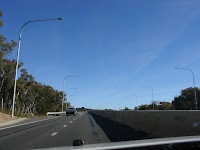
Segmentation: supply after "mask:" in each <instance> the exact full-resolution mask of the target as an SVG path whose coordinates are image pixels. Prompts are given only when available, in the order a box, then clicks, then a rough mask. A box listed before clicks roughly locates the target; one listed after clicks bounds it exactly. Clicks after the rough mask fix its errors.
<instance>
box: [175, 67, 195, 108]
mask: <svg viewBox="0 0 200 150" xmlns="http://www.w3.org/2000/svg"><path fill="white" fill-rule="evenodd" d="M175 69H183V70H188V71H190V72H191V73H192V77H193V85H194V100H195V105H196V110H197V109H198V107H197V105H198V102H197V92H196V86H195V81H194V72H193V71H192V70H191V69H187V68H179V67H175Z"/></svg>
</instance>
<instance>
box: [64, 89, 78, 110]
mask: <svg viewBox="0 0 200 150" xmlns="http://www.w3.org/2000/svg"><path fill="white" fill-rule="evenodd" d="M73 89H74V90H77V88H69V89H67V95H68V91H69V90H73ZM66 103H67V101H66ZM66 106H67V104H66ZM66 109H67V107H66Z"/></svg>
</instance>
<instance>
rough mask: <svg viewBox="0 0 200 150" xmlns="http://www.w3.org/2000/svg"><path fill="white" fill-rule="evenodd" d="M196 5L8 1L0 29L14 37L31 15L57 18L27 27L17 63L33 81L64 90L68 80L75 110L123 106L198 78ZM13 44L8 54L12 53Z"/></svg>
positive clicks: (162, 95) (138, 0)
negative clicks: (63, 83) (21, 63)
mask: <svg viewBox="0 0 200 150" xmlns="http://www.w3.org/2000/svg"><path fill="white" fill-rule="evenodd" d="M199 7H200V2H199V1H197V0H190V1H185V0H169V1H160V0H152V1H148V0H146V1H144V0H134V1H133V0H109V1H108V0H95V1H94V0H84V1H83V0H80V1H78V0H77V1H75V0H70V1H69V0H59V1H56V0H54V1H52V0H43V1H39V0H34V1H27V0H19V1H10V0H6V1H3V2H1V10H2V11H3V17H1V19H2V20H3V22H4V26H3V28H0V33H1V34H3V35H4V36H5V37H7V38H8V40H15V41H18V36H19V30H20V28H21V26H22V25H23V23H25V22H27V21H29V20H37V19H48V18H58V17H63V18H64V20H63V21H49V22H37V23H32V24H29V25H27V26H26V27H25V28H24V30H23V34H22V43H21V51H20V61H22V62H23V63H24V66H23V68H26V69H27V70H28V72H29V73H30V74H32V75H33V76H34V77H35V79H36V80H37V81H38V82H42V83H45V84H47V85H50V86H52V87H54V88H55V89H58V90H62V82H63V79H64V78H65V77H66V76H68V75H80V77H79V78H69V79H67V80H66V82H65V83H66V86H65V87H66V88H65V91H67V89H68V88H74V87H76V88H78V90H71V91H70V93H69V95H73V94H77V96H73V97H71V99H70V102H71V103H72V105H75V106H77V107H80V106H85V107H93V108H113V109H117V108H122V106H129V107H130V106H131V108H133V107H134V106H135V98H134V97H133V96H132V97H130V96H129V94H133V93H134V94H137V96H138V104H139V105H140V104H149V103H150V102H151V89H148V88H142V87H141V86H152V87H153V88H154V99H155V100H157V101H170V102H171V101H172V100H173V98H174V96H176V95H179V94H180V91H181V90H182V89H184V88H187V87H190V86H192V75H191V73H190V72H189V71H184V70H175V69H174V67H175V66H177V67H185V68H190V69H191V70H193V72H194V74H195V82H196V86H197V87H199V82H200V70H199V65H200V57H199V56H200V52H199V48H200V36H199V35H200V28H199V24H200V10H199ZM16 53H17V48H15V49H14V52H13V55H12V56H10V57H11V58H16Z"/></svg>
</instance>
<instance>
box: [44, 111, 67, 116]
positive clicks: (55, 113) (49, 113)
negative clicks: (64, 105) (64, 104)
mask: <svg viewBox="0 0 200 150" xmlns="http://www.w3.org/2000/svg"><path fill="white" fill-rule="evenodd" d="M59 114H66V111H61V112H47V113H46V115H47V116H49V115H55V116H57V115H59Z"/></svg>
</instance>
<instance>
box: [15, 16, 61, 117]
mask: <svg viewBox="0 0 200 150" xmlns="http://www.w3.org/2000/svg"><path fill="white" fill-rule="evenodd" d="M51 20H63V18H56V19H44V20H33V21H28V22H26V23H25V24H24V25H23V26H22V27H21V29H20V33H19V42H18V50H17V63H16V70H15V82H14V93H13V104H12V115H11V117H14V111H15V110H14V109H15V94H16V85H17V70H18V64H19V51H20V44H21V37H22V30H23V28H24V26H25V25H27V24H29V23H31V22H39V21H51Z"/></svg>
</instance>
